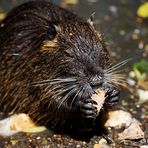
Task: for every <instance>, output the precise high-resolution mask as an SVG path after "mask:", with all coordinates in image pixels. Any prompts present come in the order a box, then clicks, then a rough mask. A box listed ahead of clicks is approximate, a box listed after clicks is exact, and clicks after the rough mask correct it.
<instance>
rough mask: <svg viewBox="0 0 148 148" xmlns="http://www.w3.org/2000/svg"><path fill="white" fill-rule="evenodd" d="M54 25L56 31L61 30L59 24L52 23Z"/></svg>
mask: <svg viewBox="0 0 148 148" xmlns="http://www.w3.org/2000/svg"><path fill="white" fill-rule="evenodd" d="M54 27H55V30H56V32H57V33H60V32H61V27H60V26H57V25H54Z"/></svg>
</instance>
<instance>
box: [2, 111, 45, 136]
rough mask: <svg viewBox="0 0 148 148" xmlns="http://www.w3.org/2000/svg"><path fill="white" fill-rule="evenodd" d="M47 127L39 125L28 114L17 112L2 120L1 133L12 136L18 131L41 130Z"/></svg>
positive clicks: (32, 131)
mask: <svg viewBox="0 0 148 148" xmlns="http://www.w3.org/2000/svg"><path fill="white" fill-rule="evenodd" d="M44 130H45V127H37V126H36V125H35V124H34V123H33V121H32V120H31V119H30V117H29V116H28V115H27V114H24V113H21V114H15V115H12V116H10V117H8V118H6V119H3V120H0V135H1V136H11V135H14V134H16V133H18V132H31V133H34V132H41V131H44Z"/></svg>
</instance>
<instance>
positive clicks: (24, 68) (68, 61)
mask: <svg viewBox="0 0 148 148" xmlns="http://www.w3.org/2000/svg"><path fill="white" fill-rule="evenodd" d="M0 26H1V27H0V84H1V85H0V109H1V111H4V112H13V113H20V112H23V113H27V114H29V115H30V116H31V118H32V119H33V120H34V121H35V122H36V123H38V124H43V125H46V126H49V127H50V128H53V129H64V128H65V127H69V128H72V127H73V126H74V127H75V128H76V129H77V127H78V126H79V123H81V124H80V128H82V127H84V126H85V120H83V119H82V118H81V116H80V115H79V114H80V113H79V110H78V109H77V101H78V100H79V97H77V98H76V99H75V100H73V101H74V102H73V104H72V103H71V102H72V100H69V99H67V100H66V101H64V102H63V104H62V105H61V106H60V105H59V104H60V102H61V100H62V97H63V96H64V95H66V93H67V92H64V90H65V88H66V85H67V84H65V83H64V84H63V83H58V84H53V85H50V82H49V83H41V81H44V80H53V79H61V78H72V79H73V78H74V79H73V81H74V80H75V79H76V84H77V86H76V89H77V87H79V86H83V85H84V84H87V87H88V88H89V86H88V83H89V79H90V78H91V77H93V76H94V75H96V74H97V75H101V77H103V72H104V70H105V69H107V68H108V67H109V63H110V61H109V53H108V51H107V49H106V46H105V43H104V41H103V40H102V38H101V37H100V36H98V33H97V32H96V31H95V30H94V28H93V27H92V26H91V25H90V24H89V23H88V22H87V21H86V20H84V19H82V18H80V17H78V16H77V15H75V14H73V13H71V12H69V11H68V10H65V9H62V8H60V7H58V6H56V5H54V4H52V3H50V2H44V1H43V2H42V1H38V2H29V3H26V4H24V5H21V6H19V7H17V8H16V9H14V10H12V11H11V12H10V13H9V14H8V16H7V17H6V18H5V19H4V20H3V21H2V22H1V25H0ZM73 81H72V82H70V83H69V84H70V85H72V86H73ZM74 82H75V81H74ZM88 90H89V91H88V92H89V93H88V94H87V93H86V94H85V95H84V96H86V97H90V96H91V95H92V89H91V88H90V89H88ZM60 92H63V93H60ZM72 96H73V95H72V94H71V97H72ZM82 98H83V99H84V98H85V97H82ZM70 105H72V107H70Z"/></svg>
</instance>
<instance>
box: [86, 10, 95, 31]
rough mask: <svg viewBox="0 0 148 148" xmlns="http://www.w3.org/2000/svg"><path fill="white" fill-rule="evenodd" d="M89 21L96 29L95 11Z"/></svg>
mask: <svg viewBox="0 0 148 148" xmlns="http://www.w3.org/2000/svg"><path fill="white" fill-rule="evenodd" d="M87 22H88V23H89V24H90V25H91V26H92V27H93V28H94V29H95V12H93V13H92V14H91V16H90V17H89V19H88V20H87Z"/></svg>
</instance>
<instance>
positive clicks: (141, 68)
mask: <svg viewBox="0 0 148 148" xmlns="http://www.w3.org/2000/svg"><path fill="white" fill-rule="evenodd" d="M133 68H134V72H135V75H136V77H137V79H138V80H146V79H148V61H146V60H141V61H140V62H138V63H135V64H134V66H133Z"/></svg>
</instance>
